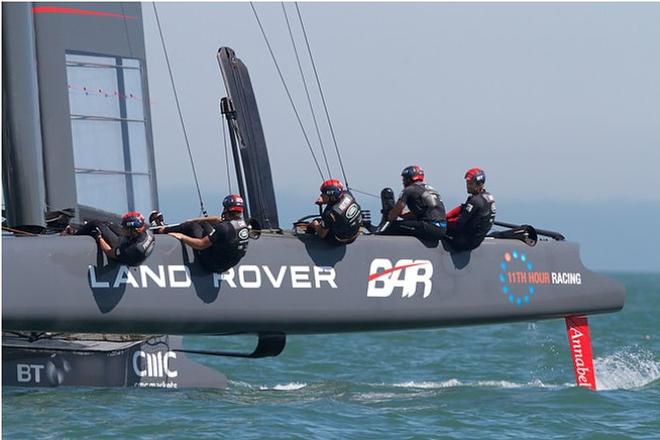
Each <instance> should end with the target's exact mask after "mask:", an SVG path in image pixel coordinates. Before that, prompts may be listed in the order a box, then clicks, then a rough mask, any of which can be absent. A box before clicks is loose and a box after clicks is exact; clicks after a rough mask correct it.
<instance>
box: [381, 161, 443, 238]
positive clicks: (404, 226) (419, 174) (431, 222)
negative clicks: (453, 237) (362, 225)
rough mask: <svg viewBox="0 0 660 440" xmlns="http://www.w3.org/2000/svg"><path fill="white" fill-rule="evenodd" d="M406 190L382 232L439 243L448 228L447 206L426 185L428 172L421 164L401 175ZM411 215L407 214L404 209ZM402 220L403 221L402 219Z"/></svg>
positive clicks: (390, 213)
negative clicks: (425, 173) (425, 172)
mask: <svg viewBox="0 0 660 440" xmlns="http://www.w3.org/2000/svg"><path fill="white" fill-rule="evenodd" d="M401 177H402V180H403V187H404V188H403V191H401V195H400V196H399V199H398V200H397V202H396V204H395V205H394V207H393V208H392V209H390V211H389V213H387V220H388V221H389V223H388V224H386V225H385V226H384V227H383V228H382V229H381V231H380V233H381V234H387V235H412V236H415V237H417V238H419V239H420V240H422V241H425V242H430V243H431V244H437V243H438V241H439V240H440V239H441V238H442V237H444V235H445V230H446V228H447V221H446V219H445V205H444V204H443V203H442V199H441V198H440V194H439V193H438V192H437V191H436V190H435V189H433V187H431V186H430V185H427V184H426V183H425V182H424V170H423V169H422V168H421V167H420V166H417V165H411V166H409V167H406V168H404V169H403V171H402V172H401ZM406 208H408V212H406V213H404V212H403V211H404V209H406ZM399 218H401V220H399Z"/></svg>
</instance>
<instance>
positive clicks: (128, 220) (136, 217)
mask: <svg viewBox="0 0 660 440" xmlns="http://www.w3.org/2000/svg"><path fill="white" fill-rule="evenodd" d="M121 225H122V226H123V227H125V228H129V229H136V230H137V229H142V227H143V226H144V217H142V214H140V213H139V212H137V211H131V212H127V213H126V214H124V215H123V216H122V218H121Z"/></svg>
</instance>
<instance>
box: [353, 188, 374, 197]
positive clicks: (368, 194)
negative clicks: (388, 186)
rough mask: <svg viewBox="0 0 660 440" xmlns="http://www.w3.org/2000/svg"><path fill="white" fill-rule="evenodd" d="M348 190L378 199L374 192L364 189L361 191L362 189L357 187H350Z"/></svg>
mask: <svg viewBox="0 0 660 440" xmlns="http://www.w3.org/2000/svg"><path fill="white" fill-rule="evenodd" d="M350 190H351V191H355V192H356V193H360V194H364V195H365V196H370V197H374V198H376V199H380V196H377V195H376V194H372V193H368V192H366V191H362V190H359V189H357V188H353V187H351V188H350Z"/></svg>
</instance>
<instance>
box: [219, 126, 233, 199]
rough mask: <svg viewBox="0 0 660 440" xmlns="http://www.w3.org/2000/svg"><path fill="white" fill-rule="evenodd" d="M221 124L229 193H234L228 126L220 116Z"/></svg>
mask: <svg viewBox="0 0 660 440" xmlns="http://www.w3.org/2000/svg"><path fill="white" fill-rule="evenodd" d="M220 125H222V140H223V141H224V144H225V165H226V167H227V186H228V187H229V194H233V191H232V190H231V177H230V176H229V154H228V153H227V127H225V124H224V121H223V120H222V117H221V118H220Z"/></svg>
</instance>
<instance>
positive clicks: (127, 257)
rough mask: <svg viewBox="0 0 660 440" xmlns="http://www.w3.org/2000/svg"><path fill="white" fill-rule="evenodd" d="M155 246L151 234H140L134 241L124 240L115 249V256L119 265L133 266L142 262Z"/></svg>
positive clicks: (146, 232) (147, 232)
mask: <svg viewBox="0 0 660 440" xmlns="http://www.w3.org/2000/svg"><path fill="white" fill-rule="evenodd" d="M155 246H156V241H155V240H154V237H153V235H151V232H149V231H145V232H141V233H140V235H138V236H137V237H136V238H135V239H124V241H123V242H122V243H121V244H120V245H119V246H117V248H116V249H115V256H116V257H117V260H118V261H119V262H121V263H125V264H128V265H131V266H135V265H138V264H140V263H141V262H143V261H144V260H145V259H146V258H147V257H148V256H149V255H151V252H153V250H154V247H155Z"/></svg>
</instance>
